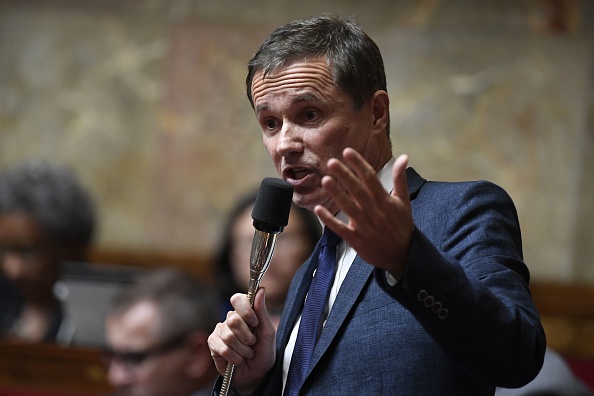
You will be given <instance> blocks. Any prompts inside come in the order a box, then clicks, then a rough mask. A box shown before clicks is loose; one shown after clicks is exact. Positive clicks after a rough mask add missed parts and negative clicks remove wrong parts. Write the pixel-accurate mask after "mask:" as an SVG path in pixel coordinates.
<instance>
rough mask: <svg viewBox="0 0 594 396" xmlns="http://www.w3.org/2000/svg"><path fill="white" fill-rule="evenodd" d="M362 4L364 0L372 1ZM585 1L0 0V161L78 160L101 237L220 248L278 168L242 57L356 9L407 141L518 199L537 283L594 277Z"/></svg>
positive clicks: (177, 248)
mask: <svg viewBox="0 0 594 396" xmlns="http://www.w3.org/2000/svg"><path fill="white" fill-rule="evenodd" d="M360 3H364V4H360ZM593 10H594V7H593V5H592V3H590V2H588V1H577V0H575V1H562V0H557V1H555V0H553V1H532V0H524V1H511V0H509V1H496V2H495V1H493V2H476V1H472V0H464V1H446V0H423V1H421V0H417V1H413V0H408V1H404V0H399V1H394V0H390V1H388V0H385V1H379V0H369V1H367V2H358V1H354V0H353V1H339V0H333V1H326V2H320V1H301V2H294V1H289V0H283V1H270V0H254V1H251V2H249V3H246V2H238V1H232V0H223V1H220V0H219V1H217V0H205V1H191V0H170V1H166V0H144V1H140V0H136V1H124V0H121V1H116V0H103V1H90V0H88V1H82V0H79V1H74V0H71V1H51V2H50V1H41V0H37V1H35V0H22V1H8V0H0V168H4V167H7V166H9V165H10V164H13V163H16V162H18V161H20V160H22V159H24V158H28V157H43V158H49V159H52V160H55V161H57V162H61V163H66V164H68V165H71V166H72V167H74V168H75V169H76V171H77V172H78V174H79V175H80V176H81V178H82V179H83V180H84V182H85V184H86V185H87V186H88V187H89V189H90V190H91V191H92V193H93V194H94V195H95V196H96V199H97V201H98V204H99V208H100V215H101V217H100V229H99V234H98V239H97V246H98V247H99V248H104V249H124V250H129V251H160V252H180V253H183V254H189V255H200V256H208V255H209V254H211V253H212V251H213V249H214V247H215V246H216V243H217V241H218V234H219V232H220V230H221V227H222V222H223V220H224V218H225V213H226V212H227V210H228V209H229V208H230V206H231V205H232V204H233V202H234V201H235V199H237V197H238V196H240V195H241V194H242V193H244V192H245V191H247V190H249V189H251V188H255V187H257V186H258V184H259V182H260V180H261V179H262V178H263V177H265V176H274V175H275V173H274V170H273V168H272V166H271V164H270V161H269V159H268V157H267V154H266V153H265V151H264V149H263V147H262V144H261V140H260V132H259V129H258V126H257V124H256V122H255V120H254V117H253V113H252V111H251V108H250V106H249V103H248V101H247V99H246V97H245V88H244V79H245V64H246V62H247V60H248V59H249V57H250V56H251V54H252V53H253V52H254V51H255V50H256V49H257V47H258V45H259V43H260V42H261V41H262V40H263V39H264V38H265V37H266V35H267V34H268V33H269V32H270V31H271V30H272V29H273V28H275V27H276V26H278V25H280V24H282V23H284V22H286V21H288V20H290V19H294V18H302V17H307V16H310V15H314V14H319V13H322V12H332V13H340V14H342V15H353V16H354V17H355V18H357V19H358V20H359V22H360V23H361V24H362V25H363V27H364V28H365V29H366V30H367V31H368V33H370V35H371V36H372V37H373V38H374V39H375V40H376V42H377V43H378V45H379V46H380V48H381V49H382V51H383V54H384V57H385V64H386V70H387V74H388V90H389V93H390V96H391V112H392V125H393V127H392V140H393V142H394V153H395V154H399V153H400V152H407V153H408V154H409V155H410V157H411V165H412V166H413V167H415V169H417V170H418V171H419V172H420V173H421V174H422V175H424V176H425V177H427V178H430V179H438V180H463V179H488V180H491V181H494V182H496V183H498V184H500V185H502V186H503V187H504V188H505V189H506V190H507V191H508V192H509V193H510V195H511V196H512V198H513V199H514V201H515V202H516V205H517V208H518V213H519V216H520V221H521V224H522V228H523V237H524V247H525V256H526V261H527V262H528V264H529V266H530V268H531V271H532V273H533V277H534V278H537V279H539V278H540V279H554V280H562V281H588V282H591V283H594V269H593V268H592V267H593V264H594V208H593V207H592V202H593V201H594V200H593V198H594V187H593V184H592V176H591V175H592V171H593V170H594V154H593V152H594V147H593V146H594V144H593V139H594V95H593V93H594V89H593V84H592V78H593V77H594V73H593V70H594V67H593V66H594V59H593V56H592V55H593V53H592V52H593V49H594V46H593V44H594V35H593V32H594V28H593V19H592V16H593Z"/></svg>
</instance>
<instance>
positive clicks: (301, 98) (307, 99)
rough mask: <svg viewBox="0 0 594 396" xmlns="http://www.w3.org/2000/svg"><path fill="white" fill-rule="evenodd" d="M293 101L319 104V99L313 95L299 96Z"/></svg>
mask: <svg viewBox="0 0 594 396" xmlns="http://www.w3.org/2000/svg"><path fill="white" fill-rule="evenodd" d="M293 101H294V102H314V103H320V102H321V100H320V98H318V97H317V95H314V94H311V93H305V94H302V95H299V96H297V97H296V98H295V99H294V100H293Z"/></svg>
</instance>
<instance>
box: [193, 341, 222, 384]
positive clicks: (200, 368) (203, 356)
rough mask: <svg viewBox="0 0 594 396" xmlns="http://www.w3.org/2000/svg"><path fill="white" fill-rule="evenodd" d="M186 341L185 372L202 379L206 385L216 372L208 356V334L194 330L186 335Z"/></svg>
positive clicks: (210, 381)
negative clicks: (186, 359)
mask: <svg viewBox="0 0 594 396" xmlns="http://www.w3.org/2000/svg"><path fill="white" fill-rule="evenodd" d="M186 343H187V345H188V348H189V349H190V357H189V360H188V365H187V367H186V372H187V374H188V376H189V377H191V378H194V379H196V380H199V379H202V382H203V386H207V385H208V384H210V383H212V381H213V380H214V379H215V378H216V376H217V374H218V372H217V371H216V367H215V365H214V362H213V360H212V358H211V356H210V349H209V348H208V334H207V333H206V332H203V331H194V332H192V333H190V334H189V335H188V339H187V340H186Z"/></svg>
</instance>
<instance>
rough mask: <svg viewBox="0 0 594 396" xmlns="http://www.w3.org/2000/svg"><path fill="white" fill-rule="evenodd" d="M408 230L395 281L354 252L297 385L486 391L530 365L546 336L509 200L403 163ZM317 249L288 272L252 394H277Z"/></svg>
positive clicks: (497, 191)
mask: <svg viewBox="0 0 594 396" xmlns="http://www.w3.org/2000/svg"><path fill="white" fill-rule="evenodd" d="M407 177H408V184H409V193H410V197H411V204H412V211H413V218H414V222H415V226H416V229H415V232H414V236H413V239H412V245H411V248H410V253H409V257H408V262H407V269H406V272H405V273H404V275H403V276H402V278H401V279H400V281H399V282H398V283H397V284H396V285H395V286H392V287H391V286H389V285H388V283H387V282H386V279H385V274H384V272H383V271H380V270H376V269H374V267H373V266H371V265H369V264H367V263H366V262H364V261H363V260H362V259H361V258H359V257H358V256H357V258H356V259H355V261H354V262H353V265H352V267H351V268H350V270H349V273H348V274H347V276H346V278H345V280H344V282H343V284H342V286H341V288H340V290H339V292H338V295H337V297H336V300H335V302H334V305H333V307H332V310H331V311H330V314H329V317H328V320H327V322H326V324H325V327H324V329H323V331H322V333H321V335H320V339H319V342H318V344H317V346H316V349H315V351H314V354H313V358H312V363H311V367H310V370H309V373H308V375H307V377H306V379H305V383H304V386H303V388H302V392H301V393H302V394H303V395H402V396H414V395H419V396H431V395H439V396H443V395H456V396H460V395H472V396H478V395H492V394H493V393H494V389H495V386H503V387H519V386H521V385H523V384H525V383H527V382H529V381H530V380H531V379H532V378H534V377H535V376H536V375H537V373H538V372H539V370H540V368H541V366H542V362H543V356H544V351H545V344H546V342H545V335H544V331H543V328H542V326H541V323H540V319H539V316H538V313H537V311H536V309H535V307H534V304H533V301H532V298H531V294H530V291H529V288H528V282H529V272H528V269H527V267H526V265H525V264H524V263H523V258H522V247H521V236H520V228H519V223H518V219H517V214H516V210H515V207H514V205H513V202H512V200H511V199H510V197H509V196H508V194H507V193H506V192H505V191H504V190H503V189H501V188H500V187H498V186H496V185H494V184H492V183H489V182H484V181H479V182H459V183H446V182H430V181H426V180H425V179H423V178H421V177H420V176H419V175H418V174H417V173H416V172H415V171H414V170H413V169H412V168H409V169H408V170H407ZM318 251H319V246H318V247H316V249H315V250H314V252H313V254H312V256H311V257H310V259H309V260H308V261H307V262H306V263H304V265H303V266H302V267H301V268H300V269H299V271H298V272H297V274H296V275H295V277H294V279H293V282H292V285H291V288H290V291H289V295H288V299H287V304H286V307H285V310H284V312H283V317H282V319H281V323H280V325H279V329H278V333H277V352H276V353H277V355H276V356H277V358H276V363H275V366H274V367H273V368H272V370H271V372H270V373H269V375H268V377H267V379H266V381H264V383H263V384H262V385H261V386H260V388H259V389H258V391H257V392H256V394H263V395H280V394H281V390H282V360H283V354H284V349H285V346H286V344H287V342H288V339H289V336H290V333H291V329H292V328H293V325H294V323H295V321H296V320H297V318H298V317H299V314H300V312H301V309H302V307H303V302H304V300H305V296H306V294H307V290H308V288H309V283H310V281H311V278H312V274H313V271H314V269H315V268H316V266H317V254H318Z"/></svg>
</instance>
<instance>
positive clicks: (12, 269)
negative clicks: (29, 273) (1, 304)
mask: <svg viewBox="0 0 594 396" xmlns="http://www.w3.org/2000/svg"><path fill="white" fill-rule="evenodd" d="M25 266H26V263H25V260H24V259H23V257H22V255H20V254H19V253H18V252H15V251H11V250H5V251H4V253H3V254H2V255H1V256H0V267H1V268H2V270H3V271H4V274H5V275H6V276H7V277H8V278H9V279H13V280H16V279H20V278H22V277H23V275H24V273H25V270H26V268H25Z"/></svg>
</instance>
